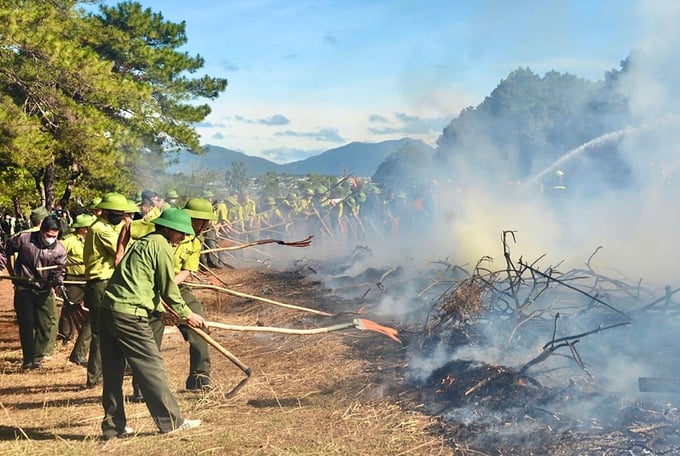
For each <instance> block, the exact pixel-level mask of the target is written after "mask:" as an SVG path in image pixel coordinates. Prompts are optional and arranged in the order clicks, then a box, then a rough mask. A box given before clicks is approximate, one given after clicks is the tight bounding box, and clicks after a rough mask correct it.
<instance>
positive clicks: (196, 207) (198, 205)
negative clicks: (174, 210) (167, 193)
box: [184, 198, 217, 220]
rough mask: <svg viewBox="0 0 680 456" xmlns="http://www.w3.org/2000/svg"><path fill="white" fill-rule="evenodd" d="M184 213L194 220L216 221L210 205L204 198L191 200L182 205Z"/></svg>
mask: <svg viewBox="0 0 680 456" xmlns="http://www.w3.org/2000/svg"><path fill="white" fill-rule="evenodd" d="M184 212H186V213H187V214H189V216H190V217H191V218H194V219H200V220H217V215H216V214H215V212H213V208H212V203H211V202H210V201H208V200H207V199H205V198H191V199H190V200H189V201H187V203H186V204H185V205H184Z"/></svg>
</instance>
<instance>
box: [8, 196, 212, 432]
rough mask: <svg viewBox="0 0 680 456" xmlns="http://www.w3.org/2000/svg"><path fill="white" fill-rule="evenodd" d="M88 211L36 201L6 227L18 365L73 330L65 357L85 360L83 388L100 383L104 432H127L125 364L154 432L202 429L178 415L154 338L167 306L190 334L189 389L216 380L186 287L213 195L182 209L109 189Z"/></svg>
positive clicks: (46, 356) (34, 359)
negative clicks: (65, 210)
mask: <svg viewBox="0 0 680 456" xmlns="http://www.w3.org/2000/svg"><path fill="white" fill-rule="evenodd" d="M89 210H90V211H89V212H82V213H79V214H77V215H75V217H71V214H68V215H66V216H63V217H62V214H59V213H56V212H49V211H47V210H46V209H45V208H43V207H40V208H37V209H35V210H33V211H32V213H31V225H32V226H30V227H28V228H26V229H25V230H21V231H19V232H16V233H14V232H12V230H9V233H8V234H7V236H6V238H5V239H4V240H3V241H2V243H0V274H2V275H3V278H8V279H11V280H12V282H13V284H14V309H15V312H16V319H17V324H18V327H19V339H20V343H21V352H22V364H21V369H23V370H25V371H27V372H28V371H36V370H39V369H41V368H42V367H43V366H44V363H48V362H49V361H50V360H51V358H52V355H53V354H54V351H55V347H56V344H57V342H58V339H62V340H63V341H67V340H69V339H72V338H75V343H74V345H73V349H72V351H71V354H70V356H69V360H70V361H71V362H73V363H75V364H77V365H80V366H83V367H86V371H87V374H86V380H85V382H84V383H85V387H86V388H101V389H102V406H103V408H104V419H103V421H102V425H101V428H102V435H103V438H104V439H106V440H108V439H111V438H117V437H126V436H129V435H131V434H132V432H133V430H132V429H130V428H129V427H128V426H127V420H126V416H125V409H124V402H125V401H124V400H123V380H124V376H125V374H126V372H128V371H129V372H130V373H131V374H132V378H133V384H134V386H135V392H136V395H137V397H136V398H133V399H134V400H140V401H144V402H145V403H146V405H147V408H148V409H149V412H150V414H151V416H152V418H153V419H154V421H155V423H156V425H157V427H158V429H159V431H160V432H161V433H170V432H177V431H181V430H185V429H191V428H194V427H196V426H199V425H200V420H192V419H188V418H186V417H184V416H183V414H182V413H181V411H180V408H179V404H178V402H177V400H176V398H175V396H174V395H173V393H172V392H171V390H170V388H169V386H168V379H167V372H166V370H165V364H164V362H163V359H162V357H161V354H160V346H161V342H162V335H163V329H164V326H165V323H164V318H163V316H164V315H165V314H166V312H169V313H172V315H174V317H175V318H176V319H178V320H179V321H180V322H181V328H182V332H183V334H184V335H185V338H186V340H187V341H188V342H189V347H190V348H189V357H190V371H189V375H188V377H187V380H186V388H187V389H188V390H194V391H199V390H204V389H208V388H211V387H212V380H211V377H210V356H209V352H208V347H207V344H206V342H205V340H204V339H203V338H202V337H200V334H201V330H202V329H204V328H206V323H205V319H204V318H205V317H204V315H205V314H204V311H203V307H202V305H201V303H200V302H199V301H198V300H197V299H196V298H195V296H193V295H192V294H191V292H190V290H189V289H188V288H186V287H183V286H182V282H184V281H185V280H186V279H187V277H189V275H190V274H191V273H192V272H196V271H197V270H198V265H199V255H200V253H201V245H202V242H201V241H200V239H199V235H200V234H201V233H202V232H203V231H205V230H206V228H207V227H208V225H209V224H210V223H213V222H214V221H215V220H216V218H217V217H216V215H215V213H214V211H213V207H212V203H211V202H210V201H208V200H207V199H202V198H192V199H190V200H189V201H187V202H186V204H185V206H184V208H177V207H172V206H171V205H170V204H168V203H167V202H165V201H163V198H161V197H160V196H159V195H157V194H156V193H155V192H153V191H146V192H144V198H143V199H142V200H141V201H140V202H139V204H137V203H136V202H135V201H133V200H130V199H128V198H127V197H126V196H124V195H122V194H120V193H115V192H112V193H107V194H105V195H102V197H101V198H97V199H95V200H94V201H92V203H91V204H90V205H89ZM65 221H66V223H64V222H65ZM69 222H70V223H69ZM57 299H60V300H62V301H63V305H62V306H61V312H59V310H58V306H57ZM76 316H77V317H76Z"/></svg>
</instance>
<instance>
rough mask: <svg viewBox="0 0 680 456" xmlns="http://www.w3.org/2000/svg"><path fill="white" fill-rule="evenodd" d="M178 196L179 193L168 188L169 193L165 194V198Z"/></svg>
mask: <svg viewBox="0 0 680 456" xmlns="http://www.w3.org/2000/svg"><path fill="white" fill-rule="evenodd" d="M177 198H179V195H178V194H177V192H176V191H174V190H168V193H166V194H165V199H177Z"/></svg>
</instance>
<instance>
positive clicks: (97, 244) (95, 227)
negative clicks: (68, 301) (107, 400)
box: [83, 192, 128, 388]
mask: <svg viewBox="0 0 680 456" xmlns="http://www.w3.org/2000/svg"><path fill="white" fill-rule="evenodd" d="M97 209H101V211H102V213H101V215H100V216H99V217H97V220H96V221H95V222H94V223H93V224H92V226H90V229H89V230H88V232H87V235H86V236H85V243H84V245H83V263H85V277H86V278H87V282H86V284H85V306H86V307H87V309H88V310H89V312H90V328H91V330H92V336H91V339H90V350H89V355H88V361H87V382H86V387H87V388H91V387H93V386H95V385H97V384H99V383H101V382H102V373H101V355H100V350H99V323H100V322H99V320H98V318H99V306H100V304H101V300H102V297H103V294H104V289H105V288H106V285H107V283H108V280H109V279H110V278H111V276H112V275H113V270H114V268H115V260H116V248H117V243H118V235H119V232H120V229H121V227H122V225H123V218H124V216H125V212H127V210H128V201H127V198H126V197H125V196H124V195H122V194H120V193H116V192H111V193H106V194H105V195H104V196H103V197H102V201H101V202H100V203H99V204H98V205H97Z"/></svg>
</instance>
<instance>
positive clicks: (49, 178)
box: [42, 162, 57, 211]
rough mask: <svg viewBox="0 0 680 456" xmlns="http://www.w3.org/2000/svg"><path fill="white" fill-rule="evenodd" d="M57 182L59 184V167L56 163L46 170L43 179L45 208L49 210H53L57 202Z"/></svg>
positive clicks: (49, 165)
mask: <svg viewBox="0 0 680 456" xmlns="http://www.w3.org/2000/svg"><path fill="white" fill-rule="evenodd" d="M56 182H57V167H56V165H55V164H54V162H51V163H50V164H48V165H47V167H46V168H45V172H44V174H43V179H42V187H43V189H44V192H45V197H44V201H45V207H46V208H47V210H48V211H49V210H52V209H53V208H54V203H55V202H56V199H57V198H56V196H55V192H56V189H55V187H56Z"/></svg>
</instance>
